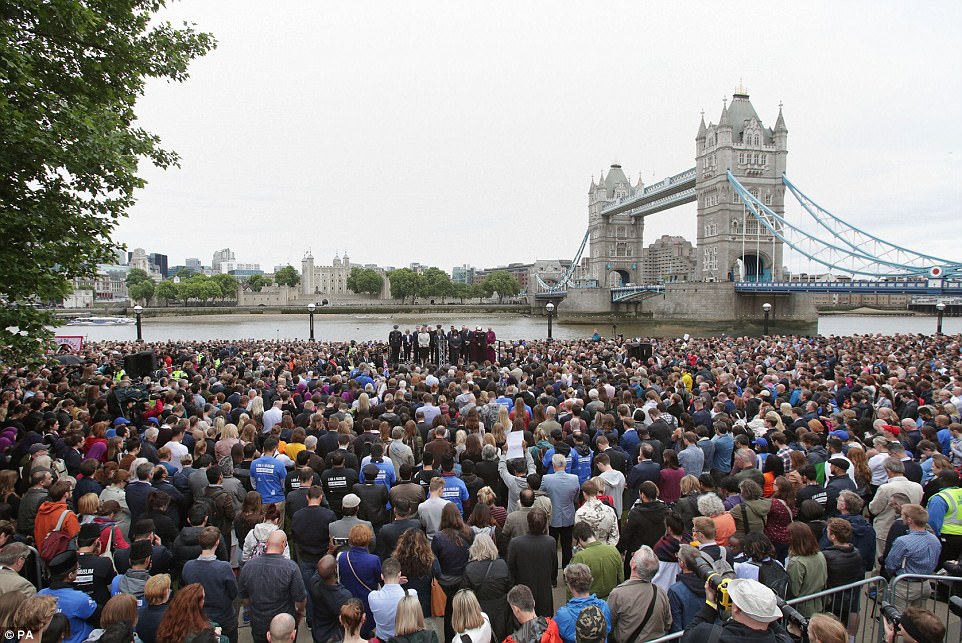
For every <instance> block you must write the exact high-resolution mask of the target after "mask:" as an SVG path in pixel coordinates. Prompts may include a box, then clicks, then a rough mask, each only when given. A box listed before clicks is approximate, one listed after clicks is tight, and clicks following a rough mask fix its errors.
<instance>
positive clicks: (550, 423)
mask: <svg viewBox="0 0 962 643" xmlns="http://www.w3.org/2000/svg"><path fill="white" fill-rule="evenodd" d="M557 415H558V410H557V409H556V408H555V407H553V406H549V407H548V408H546V409H545V410H544V418H545V419H544V422H542V423H541V424H539V425H538V428H539V429H544V433H545V435H551V432H552V431H554V430H555V429H558V430H559V431H560V430H561V425H560V424H558V420H556V419H555V417H556V416H557Z"/></svg>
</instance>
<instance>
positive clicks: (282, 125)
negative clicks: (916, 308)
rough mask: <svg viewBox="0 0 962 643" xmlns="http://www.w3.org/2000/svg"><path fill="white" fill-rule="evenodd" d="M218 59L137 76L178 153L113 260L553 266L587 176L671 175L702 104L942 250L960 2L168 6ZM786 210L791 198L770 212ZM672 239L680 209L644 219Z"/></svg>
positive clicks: (148, 111)
mask: <svg viewBox="0 0 962 643" xmlns="http://www.w3.org/2000/svg"><path fill="white" fill-rule="evenodd" d="M164 17H165V18H166V19H169V20H171V21H172V22H174V23H180V22H182V21H188V22H194V23H197V27H198V28H199V29H202V30H206V31H211V32H212V33H213V34H214V35H215V37H216V38H217V40H218V42H219V46H218V49H216V50H215V51H213V52H212V53H211V54H209V55H208V56H207V57H205V58H203V59H201V60H198V61H195V62H194V64H193V65H192V66H191V69H190V73H191V78H190V79H188V80H187V81H186V82H185V83H182V84H167V83H151V84H149V85H148V87H147V90H146V93H145V96H144V97H143V98H142V99H141V101H140V102H139V104H138V108H137V113H138V115H139V116H140V122H139V125H141V126H143V127H145V128H146V129H147V130H149V131H151V132H153V133H156V134H158V135H159V136H160V137H161V139H162V141H163V145H164V146H165V147H168V148H170V149H173V150H175V151H177V152H178V153H179V154H180V155H181V157H182V160H181V165H182V167H181V168H179V169H177V168H175V169H171V170H168V171H166V172H164V171H160V170H156V169H154V168H151V167H148V166H147V165H146V164H145V165H143V166H142V172H143V175H144V176H145V177H146V178H147V179H148V181H149V185H148V186H147V187H146V188H145V189H144V190H141V191H140V192H138V193H137V197H138V203H137V205H136V206H134V208H133V209H132V210H131V212H130V217H129V218H128V219H125V220H123V221H122V222H121V223H120V225H119V226H118V229H117V230H116V231H115V234H114V240H115V241H118V242H122V243H126V244H127V247H128V250H132V249H133V248H137V247H142V248H144V249H146V250H147V252H148V253H149V252H158V253H164V254H167V255H168V257H169V258H170V265H180V264H182V263H184V259H185V258H187V257H197V258H200V259H201V260H202V261H203V262H204V263H205V264H208V263H209V262H210V258H211V255H212V254H213V252H214V251H215V250H218V249H221V248H225V247H230V248H231V249H232V250H233V251H234V252H235V253H236V256H237V259H238V261H242V262H245V263H260V264H261V267H262V268H263V269H264V270H267V271H270V270H271V269H273V267H274V266H275V265H279V264H287V263H290V264H292V265H295V266H299V262H300V259H301V257H302V256H303V254H304V252H305V251H306V250H308V249H310V250H311V252H312V254H313V255H314V257H315V258H316V260H317V261H318V262H322V263H323V262H329V261H330V259H332V258H333V257H334V255H335V254H339V255H341V254H343V252H344V251H345V250H347V252H348V254H349V255H350V257H351V259H352V261H354V262H356V263H362V264H366V263H375V264H378V265H382V266H383V265H393V266H407V265H408V264H410V263H412V262H420V263H423V264H426V265H435V266H438V267H440V268H443V269H445V270H447V271H450V269H451V268H452V267H453V266H457V265H461V264H464V263H468V264H471V265H474V266H476V267H479V268H482V267H489V266H495V265H498V264H507V263H509V262H515V261H520V262H530V261H533V260H535V259H570V258H571V257H572V256H573V255H574V253H575V251H576V249H577V246H578V244H579V242H580V240H581V237H582V235H583V234H584V230H585V228H586V226H587V191H588V186H589V184H590V181H591V179H592V176H594V177H595V178H596V179H597V178H598V174H599V171H601V170H604V171H607V168H608V166H609V165H610V164H611V163H612V162H619V163H620V164H621V165H622V166H623V167H624V169H625V172H626V173H627V174H628V176H629V178H630V179H631V180H632V182H634V181H635V180H637V178H638V176H639V174H640V175H641V176H642V178H643V180H644V181H645V182H646V183H651V182H653V181H658V180H660V179H662V178H664V177H666V176H668V175H671V174H675V173H677V172H680V171H682V170H685V169H688V168H690V167H692V166H693V165H694V158H695V141H694V138H695V135H696V132H697V129H698V123H699V118H700V113H701V111H702V110H704V112H705V120H706V122H707V121H715V122H717V121H718V116H719V114H720V112H721V109H722V99H723V97H728V98H729V100H730V97H731V95H732V93H733V91H734V90H735V87H736V86H737V85H739V83H740V82H741V83H744V85H745V87H747V89H748V93H749V94H750V96H751V100H752V103H753V105H754V107H755V109H756V110H757V112H758V114H759V116H760V117H761V118H762V120H763V121H764V124H765V126H767V127H771V126H773V125H774V121H775V118H776V116H777V114H778V106H779V103H780V102H781V103H783V105H784V107H783V109H784V116H785V121H786V124H787V126H788V130H789V138H788V148H789V154H788V176H789V177H790V178H791V179H792V180H793V182H794V183H796V184H797V185H798V186H799V187H801V188H802V189H803V190H804V191H805V192H806V193H807V194H808V195H809V196H810V197H812V198H814V199H815V200H816V201H818V202H819V203H820V205H822V206H824V207H825V208H827V209H828V210H830V211H832V212H833V213H835V214H836V215H839V216H841V217H842V218H844V219H847V220H848V221H850V222H851V223H853V224H855V225H859V226H861V227H865V228H867V229H869V230H870V231H871V232H873V233H874V234H876V235H878V236H880V237H882V238H885V239H888V240H891V241H895V242H898V243H900V244H903V245H906V246H908V247H910V248H913V249H916V250H922V251H926V252H928V253H930V254H934V255H938V256H943V257H945V258H949V259H953V258H954V259H956V260H958V257H959V251H958V247H959V242H960V240H962V235H960V234H959V233H957V232H956V230H955V226H952V227H949V226H946V225H945V224H946V223H948V222H953V223H954V222H955V221H957V220H958V219H959V217H960V214H962V122H960V114H962V46H960V44H959V41H958V36H957V34H958V32H959V30H960V28H962V4H960V3H958V2H930V3H926V4H925V5H924V10H919V6H917V5H910V4H903V3H890V2H872V3H869V2H853V3H841V4H839V3H830V2H815V3H803V4H789V3H782V2H776V3H765V4H761V3H757V2H756V3H747V2H735V3H729V4H726V5H725V10H724V12H723V14H722V13H721V12H719V11H718V5H715V4H708V3H693V4H685V5H679V4H677V3H668V2H663V3H651V2H646V3H629V2H614V3H606V4H598V3H556V2H554V3H547V2H527V3H520V4H518V3H512V4H510V5H509V4H503V5H485V6H483V7H481V6H480V5H476V4H473V3H467V2H460V1H454V2H419V3H414V4H409V3H404V4H398V3H386V2H374V1H370V2H364V1H361V2H342V1H334V2H325V3H320V4H318V3H312V2H306V1H304V0H293V1H292V2H289V3H285V4H284V5H283V6H282V7H280V6H276V5H268V6H265V5H264V4H263V3H253V2H250V1H249V0H239V1H238V2H235V3H230V4H227V3H204V2H200V1H198V0H184V1H182V2H178V3H175V4H173V5H171V6H170V7H169V8H168V9H167V10H166V11H165V12H164ZM787 211H788V214H789V216H790V217H793V216H794V217H795V219H794V220H795V221H798V220H799V219H798V218H797V215H798V213H799V211H800V208H799V207H798V206H797V204H795V203H794V202H792V203H791V205H789V206H788V210H787ZM662 234H678V235H682V236H684V237H686V238H687V239H689V240H690V241H692V242H693V243H694V241H695V236H696V235H695V205H694V204H690V205H687V206H683V207H681V208H676V209H674V210H670V211H667V212H663V213H659V214H656V215H652V216H650V217H648V218H647V219H646V225H645V243H646V245H647V244H650V243H651V242H652V241H654V240H655V239H657V238H658V237H660V236H661V235H662Z"/></svg>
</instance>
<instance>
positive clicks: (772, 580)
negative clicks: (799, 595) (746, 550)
mask: <svg viewBox="0 0 962 643" xmlns="http://www.w3.org/2000/svg"><path fill="white" fill-rule="evenodd" d="M750 564H752V565H755V566H756V567H758V582H759V583H761V584H762V585H766V586H768V587H770V588H772V591H773V592H775V594H776V595H777V596H778V597H779V598H781V599H787V598H788V587H789V582H788V572H786V571H785V568H784V567H782V566H781V564H779V563H778V562H777V561H774V560H772V559H770V558H769V559H767V560H764V561H762V562H761V563H756V562H754V561H752V562H751V563H750Z"/></svg>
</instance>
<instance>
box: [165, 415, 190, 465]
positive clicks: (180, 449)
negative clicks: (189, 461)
mask: <svg viewBox="0 0 962 643" xmlns="http://www.w3.org/2000/svg"><path fill="white" fill-rule="evenodd" d="M172 431H173V433H172V435H171V437H170V440H168V441H167V444H166V445H165V446H166V447H167V448H168V449H170V463H171V464H172V465H174V467H176V468H177V471H181V470H182V469H183V468H184V465H183V464H182V463H181V461H180V459H181V458H183V457H184V456H185V455H187V454H188V453H189V451H188V450H187V447H185V446H184V445H183V441H184V427H183V426H181V424H180V423H179V422H178V423H177V425H176V426H174V427H173V429H172Z"/></svg>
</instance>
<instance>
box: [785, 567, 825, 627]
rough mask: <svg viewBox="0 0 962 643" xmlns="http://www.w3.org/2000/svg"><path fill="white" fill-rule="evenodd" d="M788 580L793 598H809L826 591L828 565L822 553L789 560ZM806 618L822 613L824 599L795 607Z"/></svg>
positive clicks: (806, 602)
mask: <svg viewBox="0 0 962 643" xmlns="http://www.w3.org/2000/svg"><path fill="white" fill-rule="evenodd" d="M787 571H788V580H789V588H790V591H791V594H792V596H808V595H809V594H815V593H817V592H820V591H822V590H823V589H825V582H826V581H827V580H828V565H827V564H826V562H825V556H824V555H823V554H822V552H820V551H819V552H815V553H814V554H812V555H811V556H792V557H790V558H789V559H788V569H787ZM795 607H796V609H798V611H799V612H801V613H802V615H804V616H805V617H806V618H811V616H812V614H815V613H817V612H821V611H822V599H815V600H811V601H805V602H804V603H801V604H799V605H796V606H795Z"/></svg>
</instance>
